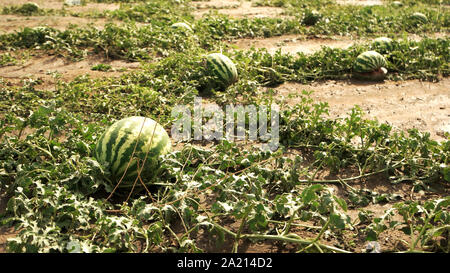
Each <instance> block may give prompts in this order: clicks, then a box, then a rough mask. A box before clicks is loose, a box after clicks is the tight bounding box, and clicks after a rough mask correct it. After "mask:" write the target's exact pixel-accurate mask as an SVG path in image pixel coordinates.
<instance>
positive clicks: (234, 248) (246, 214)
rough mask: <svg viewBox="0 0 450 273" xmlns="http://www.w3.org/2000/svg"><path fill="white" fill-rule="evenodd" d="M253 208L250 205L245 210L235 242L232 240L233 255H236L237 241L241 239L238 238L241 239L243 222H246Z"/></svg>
mask: <svg viewBox="0 0 450 273" xmlns="http://www.w3.org/2000/svg"><path fill="white" fill-rule="evenodd" d="M253 206H254V205H253V204H252V205H251V206H250V207H248V208H247V211H246V212H245V215H244V217H243V218H242V222H241V225H240V226H239V230H238V232H237V233H236V237H235V240H234V244H233V253H237V251H238V246H239V240H240V239H241V238H240V237H241V233H242V230H243V229H244V225H245V222H246V221H247V217H248V215H249V214H250V211H252V209H253Z"/></svg>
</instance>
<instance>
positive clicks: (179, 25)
mask: <svg viewBox="0 0 450 273" xmlns="http://www.w3.org/2000/svg"><path fill="white" fill-rule="evenodd" d="M171 27H172V28H175V29H180V30H186V31H192V28H191V27H190V26H189V25H188V24H186V23H183V22H179V23H174V24H172V25H171Z"/></svg>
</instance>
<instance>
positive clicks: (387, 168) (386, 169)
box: [297, 159, 404, 183]
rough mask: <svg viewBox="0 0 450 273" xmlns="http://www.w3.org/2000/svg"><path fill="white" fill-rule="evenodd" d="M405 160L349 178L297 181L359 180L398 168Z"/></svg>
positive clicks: (340, 181) (330, 181)
mask: <svg viewBox="0 0 450 273" xmlns="http://www.w3.org/2000/svg"><path fill="white" fill-rule="evenodd" d="M403 161H404V159H403V160H401V161H400V162H398V163H397V164H394V165H393V166H390V167H386V168H384V169H381V170H378V171H375V172H371V173H366V174H362V175H358V176H353V177H348V178H341V179H330V180H307V179H304V180H298V181H297V182H299V183H342V181H352V180H357V179H361V178H364V177H368V176H372V175H375V174H379V173H382V172H385V171H388V170H390V169H396V168H398V167H399V166H400V165H401V163H402V162H403Z"/></svg>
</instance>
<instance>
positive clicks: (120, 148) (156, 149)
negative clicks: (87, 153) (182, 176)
mask: <svg viewBox="0 0 450 273" xmlns="http://www.w3.org/2000/svg"><path fill="white" fill-rule="evenodd" d="M171 145H172V144H171V141H170V138H169V136H168V134H167V132H166V131H165V130H164V128H163V127H162V126H161V125H160V124H158V123H157V122H156V121H154V120H152V119H150V118H146V117H138V116H134V117H128V118H124V119H122V120H119V121H117V122H115V123H114V124H112V125H111V126H110V127H109V128H108V129H107V130H106V131H105V132H104V133H103V135H102V136H101V137H100V139H99V140H98V142H97V144H96V147H95V157H96V159H97V161H98V162H99V163H100V164H102V165H104V166H106V167H107V168H108V170H109V171H110V173H111V176H112V177H111V178H112V181H113V182H116V183H117V182H118V181H119V180H120V179H122V177H123V179H122V182H121V184H120V185H119V187H129V186H131V185H133V183H134V181H135V179H136V177H137V174H138V165H139V169H141V168H142V171H141V178H142V179H143V181H144V182H145V179H151V178H152V177H153V175H154V174H155V171H156V170H157V168H158V165H159V156H160V155H164V154H167V153H169V152H170V150H171ZM133 151H134V154H133ZM146 155H147V156H146ZM144 160H145V165H144V167H143V164H144ZM136 185H140V182H138V183H137V184H136Z"/></svg>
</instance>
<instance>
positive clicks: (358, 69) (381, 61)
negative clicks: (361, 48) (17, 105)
mask: <svg viewBox="0 0 450 273" xmlns="http://www.w3.org/2000/svg"><path fill="white" fill-rule="evenodd" d="M384 66H386V59H385V58H384V57H383V55H381V54H380V53H378V52H376V51H366V52H363V53H361V54H359V56H358V57H357V58H356V61H355V64H354V66H353V71H354V76H355V77H356V78H359V79H362V80H374V81H379V80H383V79H384V77H385V76H386V74H387V69H386V68H385V67H384Z"/></svg>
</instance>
